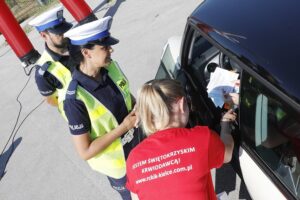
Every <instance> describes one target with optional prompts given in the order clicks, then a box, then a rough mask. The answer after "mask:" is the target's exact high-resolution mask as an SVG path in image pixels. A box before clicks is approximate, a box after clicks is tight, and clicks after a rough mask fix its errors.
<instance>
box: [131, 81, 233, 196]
mask: <svg viewBox="0 0 300 200" xmlns="http://www.w3.org/2000/svg"><path fill="white" fill-rule="evenodd" d="M137 111H138V113H139V116H140V120H141V123H142V126H143V128H144V131H145V133H146V134H147V136H148V137H147V138H146V139H145V140H144V141H143V142H142V143H140V144H139V145H138V146H137V147H136V148H135V149H133V150H132V151H131V153H130V155H129V158H128V160H127V184H126V187H127V188H128V189H129V190H130V191H131V193H132V196H133V199H143V200H146V199H151V200H155V199H159V200H161V199H172V200H174V199H176V200H181V199H182V200H186V199H188V200H196V199H197V200H199V199H204V200H206V199H207V200H210V199H216V194H215V192H214V187H213V183H212V178H211V174H210V170H211V169H213V168H218V167H221V166H222V164H223V163H227V162H229V161H230V160H231V156H232V151H233V146H234V143H233V138H232V136H231V134H230V133H231V128H230V127H231V126H230V123H231V122H232V121H234V120H235V118H236V116H235V113H234V112H233V111H231V110H230V111H228V112H227V113H226V114H225V115H224V116H223V117H222V120H221V137H219V135H218V134H216V133H215V132H214V131H212V130H210V129H209V128H208V127H206V126H196V127H194V128H185V127H186V125H187V122H188V118H189V109H188V105H187V102H186V98H185V94H184V91H183V88H182V87H181V85H180V83H179V82H177V81H174V80H167V79H164V80H154V81H151V82H148V83H146V84H145V85H144V86H143V87H142V88H141V89H140V90H139V92H138V97H137Z"/></svg>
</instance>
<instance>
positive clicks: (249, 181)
mask: <svg viewBox="0 0 300 200" xmlns="http://www.w3.org/2000/svg"><path fill="white" fill-rule="evenodd" d="M239 160H240V165H241V169H242V174H243V178H244V181H245V184H246V186H247V189H248V191H249V193H250V195H251V197H252V199H254V200H256V199H262V200H263V199H272V200H285V199H286V198H285V197H284V196H283V195H282V193H281V192H280V190H279V189H278V188H277V187H276V186H275V185H274V184H273V183H272V181H271V180H270V178H269V177H268V176H266V174H265V173H263V172H262V171H261V168H260V167H259V166H258V165H257V164H256V163H255V162H254V161H253V159H252V158H251V156H249V154H248V153H247V152H246V151H245V150H244V149H243V148H240V156H239ZM257 188H260V190H258V189H257Z"/></svg>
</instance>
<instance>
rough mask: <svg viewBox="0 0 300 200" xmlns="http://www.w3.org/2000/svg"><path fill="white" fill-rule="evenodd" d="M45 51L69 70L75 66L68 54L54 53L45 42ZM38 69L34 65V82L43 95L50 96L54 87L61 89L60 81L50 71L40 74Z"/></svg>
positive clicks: (38, 67) (54, 89)
mask: <svg viewBox="0 0 300 200" xmlns="http://www.w3.org/2000/svg"><path fill="white" fill-rule="evenodd" d="M45 51H47V53H48V54H49V55H50V56H51V57H52V59H53V60H54V61H58V62H60V63H61V64H62V65H64V66H65V67H66V68H68V69H69V70H70V71H71V72H72V71H73V70H74V68H75V63H74V62H73V61H72V59H71V58H70V56H63V55H59V54H57V53H55V52H54V51H52V50H51V49H49V47H48V46H47V44H45ZM39 69H40V66H39V65H37V66H36V70H35V82H36V84H37V87H38V89H39V91H40V93H41V95H43V96H50V95H52V94H53V93H54V92H55V91H56V88H58V89H61V88H62V84H61V83H60V81H59V80H58V79H57V78H56V77H55V76H54V75H52V74H51V73H49V72H47V71H46V72H45V74H44V75H41V74H40V73H39V72H38V71H39Z"/></svg>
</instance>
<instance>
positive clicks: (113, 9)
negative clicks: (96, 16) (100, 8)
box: [103, 0, 125, 17]
mask: <svg viewBox="0 0 300 200" xmlns="http://www.w3.org/2000/svg"><path fill="white" fill-rule="evenodd" d="M124 1H125V0H116V3H115V5H113V6H112V7H110V8H109V9H108V11H106V13H105V15H104V16H103V17H107V16H111V17H113V16H114V15H115V14H116V12H117V10H118V9H119V7H120V5H121V3H123V2H124Z"/></svg>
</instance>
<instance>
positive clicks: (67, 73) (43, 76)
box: [29, 5, 74, 116]
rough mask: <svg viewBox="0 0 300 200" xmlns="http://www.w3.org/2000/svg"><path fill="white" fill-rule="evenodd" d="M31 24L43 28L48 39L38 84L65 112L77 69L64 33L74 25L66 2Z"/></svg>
mask: <svg viewBox="0 0 300 200" xmlns="http://www.w3.org/2000/svg"><path fill="white" fill-rule="evenodd" d="M29 24H30V25H31V26H34V27H35V28H36V29H37V31H39V33H40V35H41V37H42V38H43V40H44V41H45V50H44V52H43V54H42V56H41V58H40V59H39V61H38V62H37V67H36V73H35V79H36V84H37V86H38V89H39V91H40V93H41V94H42V95H43V96H45V97H46V100H47V102H48V103H49V104H50V105H53V106H58V107H59V110H60V111H61V112H62V114H63V106H62V101H63V99H64V98H65V91H66V88H65V87H66V85H67V84H69V82H70V80H71V71H72V69H73V68H74V63H73V62H72V60H71V59H70V56H69V52H68V48H67V47H68V40H67V39H65V38H64V37H63V34H64V33H65V32H66V31H68V30H70V29H71V28H72V24H71V23H68V22H66V20H65V18H64V17H63V6H62V5H59V6H58V7H55V8H53V9H51V10H49V11H47V12H44V13H43V14H41V15H39V16H37V17H36V18H34V19H33V20H31V21H30V22H29ZM63 116H64V115H63Z"/></svg>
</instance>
